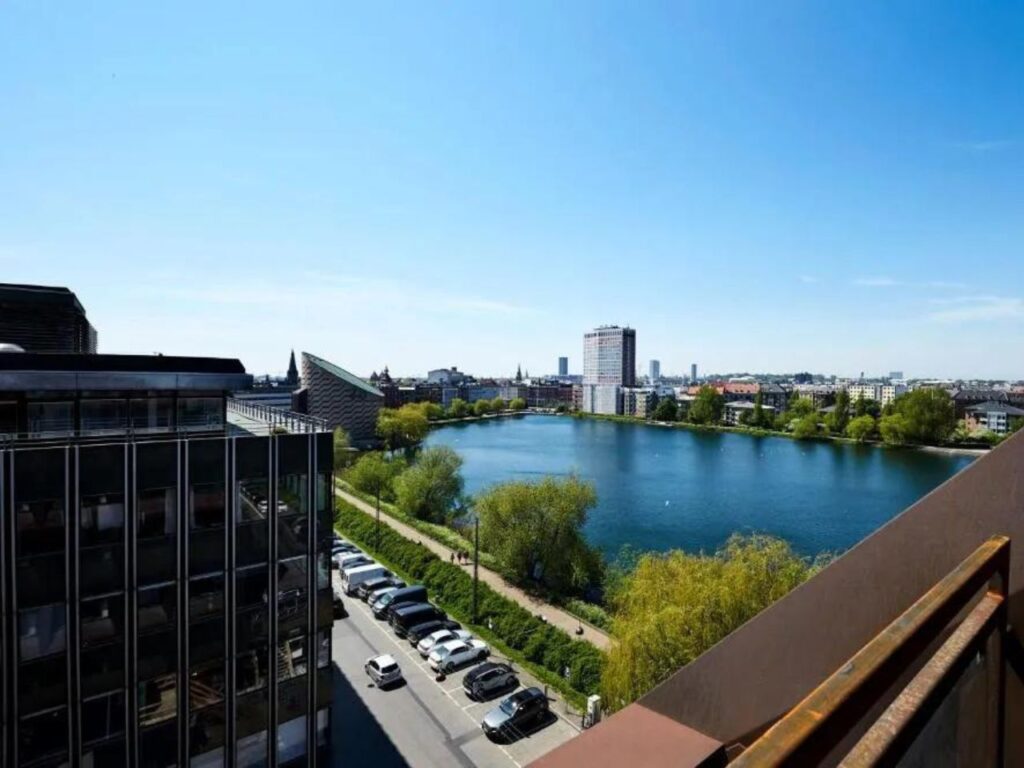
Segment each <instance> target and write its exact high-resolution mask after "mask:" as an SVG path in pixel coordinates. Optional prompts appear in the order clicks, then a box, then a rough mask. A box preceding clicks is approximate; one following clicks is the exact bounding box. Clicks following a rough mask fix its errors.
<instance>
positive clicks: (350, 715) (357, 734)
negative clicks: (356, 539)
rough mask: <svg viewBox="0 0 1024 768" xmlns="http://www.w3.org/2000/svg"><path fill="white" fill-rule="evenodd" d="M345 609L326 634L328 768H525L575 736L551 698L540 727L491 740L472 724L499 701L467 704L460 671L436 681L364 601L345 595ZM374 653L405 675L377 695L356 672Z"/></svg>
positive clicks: (526, 680)
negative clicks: (329, 664) (330, 646)
mask: <svg viewBox="0 0 1024 768" xmlns="http://www.w3.org/2000/svg"><path fill="white" fill-rule="evenodd" d="M345 607H346V608H347V609H348V613H349V615H348V617H347V618H344V619H338V620H336V621H335V622H334V630H333V632H334V635H333V641H334V673H335V674H334V710H333V715H332V717H333V734H332V745H333V752H334V760H333V762H334V764H335V765H339V766H341V765H344V766H373V768H404V767H405V766H411V767H412V768H421V767H422V768H428V767H430V768H433V767H435V766H436V767H437V768H451V767H452V766H463V767H464V768H470V767H471V766H480V767H481V768H484V767H486V768H492V767H493V768H513V767H515V766H525V765H527V764H529V763H530V762H531V761H533V760H535V759H536V758H538V757H540V756H541V755H543V754H545V753H546V752H548V751H550V750H552V749H554V748H555V747H556V746H558V745H560V744H562V743H564V742H565V741H568V740H569V739H571V738H572V737H573V736H575V735H576V734H577V733H578V729H577V727H576V725H574V724H572V723H571V722H570V721H569V720H566V719H565V718H564V717H563V716H562V715H561V713H562V712H564V709H563V704H562V702H561V701H560V700H558V701H555V700H554V699H552V701H551V710H552V714H551V716H550V718H549V720H548V722H547V723H545V724H543V725H542V726H541V727H539V728H538V729H536V730H534V731H533V732H532V733H529V734H525V735H524V736H523V737H522V738H520V739H518V740H516V741H514V742H512V743H509V744H497V743H494V742H492V741H491V740H490V739H488V738H487V736H485V735H484V733H483V731H482V730H481V729H480V721H481V720H482V719H483V716H484V714H486V713H487V712H488V711H489V710H490V709H491V708H493V707H495V706H497V704H498V702H499V701H500V700H501V698H502V697H501V696H497V697H496V698H495V699H493V700H492V701H489V702H474V701H472V700H471V699H470V698H469V697H468V696H466V694H465V693H464V692H463V690H462V678H463V676H464V675H465V672H466V670H462V671H460V672H457V673H455V674H452V675H449V676H448V677H447V678H446V679H445V680H444V681H443V682H441V683H438V682H436V681H435V679H434V673H433V672H432V671H431V670H430V669H429V667H428V666H427V662H426V660H425V659H422V658H420V655H419V654H418V653H417V652H416V650H415V649H414V648H413V647H412V646H411V645H410V644H409V642H408V641H407V640H401V639H399V638H397V637H395V635H394V634H393V633H392V632H391V630H390V628H389V627H388V625H387V624H386V623H384V622H379V621H377V620H376V619H374V618H373V614H372V613H371V612H370V609H369V608H368V607H367V606H366V604H365V603H362V602H360V601H359V599H358V598H355V597H352V598H345ZM381 653H389V654H391V655H392V656H394V657H395V659H397V660H398V663H399V666H400V667H401V668H402V672H403V674H404V677H405V683H404V684H403V685H401V686H400V687H395V688H389V689H387V690H379V689H377V688H376V687H374V686H373V685H372V684H371V682H370V679H369V677H367V675H366V673H365V672H364V671H363V665H364V664H365V663H366V660H367V659H368V658H369V657H371V656H375V655H378V654H381ZM491 658H492V660H500V659H498V658H497V657H496V656H493V655H492V657H491ZM472 666H473V665H470V666H469V667H467V669H471V668H472ZM517 674H518V676H519V679H520V683H521V685H525V686H529V685H536V684H537V682H536V680H534V679H533V678H532V677H531V676H530V675H528V674H526V673H525V672H523V671H522V670H517ZM538 687H540V688H541V689H543V685H540V686H538ZM508 693H511V691H509V692H508ZM505 695H507V694H505ZM577 725H578V721H577Z"/></svg>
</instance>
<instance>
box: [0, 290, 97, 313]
mask: <svg viewBox="0 0 1024 768" xmlns="http://www.w3.org/2000/svg"><path fill="white" fill-rule="evenodd" d="M0 302H18V303H20V302H25V303H28V302H31V303H33V304H53V305H57V306H59V305H64V306H70V307H74V308H75V309H77V310H78V311H79V312H82V313H83V314H84V313H85V308H84V307H83V306H82V304H81V302H80V301H79V300H78V297H77V296H75V294H74V292H73V291H72V290H71V289H70V288H64V287H62V286H55V285H24V284H21V283H0Z"/></svg>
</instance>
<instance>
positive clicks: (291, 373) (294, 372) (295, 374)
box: [285, 349, 299, 385]
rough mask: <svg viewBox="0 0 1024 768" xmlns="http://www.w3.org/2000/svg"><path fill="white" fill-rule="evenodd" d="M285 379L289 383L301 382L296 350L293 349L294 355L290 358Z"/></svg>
mask: <svg viewBox="0 0 1024 768" xmlns="http://www.w3.org/2000/svg"><path fill="white" fill-rule="evenodd" d="M285 381H286V382H287V383H288V384H291V385H295V384H298V383H299V369H298V368H296V367H295V350H294V349H293V350H292V355H291V357H290V358H289V359H288V375H287V376H286V377H285Z"/></svg>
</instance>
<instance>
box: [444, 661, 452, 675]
mask: <svg viewBox="0 0 1024 768" xmlns="http://www.w3.org/2000/svg"><path fill="white" fill-rule="evenodd" d="M441 669H442V670H443V671H444V673H445V674H446V675H447V674H448V673H449V672H451V671H452V670H453V669H455V665H453V664H452V663H451V662H448V663H447V664H445V665H444V666H443V667H442V668H441Z"/></svg>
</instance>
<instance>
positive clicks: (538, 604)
mask: <svg viewBox="0 0 1024 768" xmlns="http://www.w3.org/2000/svg"><path fill="white" fill-rule="evenodd" d="M334 492H335V493H336V494H337V495H338V498H340V499H344V500H345V501H346V502H348V503H349V504H351V505H352V506H353V507H355V508H356V509H358V510H359V511H360V512H365V513H366V514H368V515H370V516H371V517H374V518H375V517H376V516H377V510H376V509H374V508H373V506H372V505H370V504H367V503H366V502H365V501H363V500H362V499H360V498H357V497H355V496H353V495H352V494H350V493H346V492H345V491H343V490H341V489H340V488H337V487H336V488H335V489H334ZM380 520H381V523H383V524H385V525H388V526H390V527H391V528H393V529H394V530H395V531H397V532H398V533H399V534H401V535H402V536H404V537H405V538H407V539H409V540H410V541H418V542H419V543H420V544H422V545H423V546H425V547H427V549H429V550H430V551H431V552H433V553H434V554H436V555H437V556H438V557H440V558H441V559H442V560H445V561H451V556H452V553H453V552H454V550H451V549H449V548H448V547H446V546H445V545H444V544H441V543H439V542H437V541H434V540H433V539H432V538H430V537H429V536H425V535H424V534H422V533H420V532H419V531H417V530H416V529H415V528H412V527H410V526H408V525H406V524H405V523H402V522H400V521H398V520H395V519H394V518H393V517H391V516H390V515H388V514H387V513H386V512H381V515H380ZM464 567H465V568H466V569H467V570H469V571H472V569H473V566H472V564H470V565H466V566H464ZM480 581H482V582H484V583H485V584H487V585H488V586H489V587H490V588H491V589H493V590H494V591H495V592H498V593H500V594H502V595H504V596H505V597H507V598H509V599H510V600H515V601H516V602H517V603H519V604H520V605H521V606H523V607H524V608H525V609H526V610H528V611H529V612H530V613H533V614H540V615H542V616H543V617H544V618H545V619H547V621H548V623H549V624H551V625H553V626H556V627H558V628H559V629H563V630H565V631H566V632H568V633H569V636H570V637H578V638H579V639H581V640H586V641H588V642H590V643H593V644H594V645H595V646H597V647H598V648H600V649H601V650H603V651H606V650H608V649H609V648H610V647H611V645H612V639H611V637H609V636H608V635H607V634H605V633H604V632H602V631H601V630H599V629H597V628H596V627H592V626H590V625H589V624H583V625H582V626H583V634H582V635H577V634H576V631H577V630H578V629H579V627H580V625H581V623H580V621H579V620H578V619H577V618H576V617H575V616H573V615H572V614H570V613H566V612H565V611H563V610H562V609H561V608H558V607H557V606H554V605H551V604H550V603H546V602H544V601H543V600H541V599H539V598H536V597H533V596H532V595H528V594H527V593H526V592H524V591H523V590H521V589H519V588H518V587H514V586H512V585H511V584H509V583H508V582H506V581H505V580H504V579H503V578H502V577H501V576H500V575H498V574H497V573H495V572H494V571H491V570H488V569H487V568H484V567H483V566H480Z"/></svg>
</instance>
